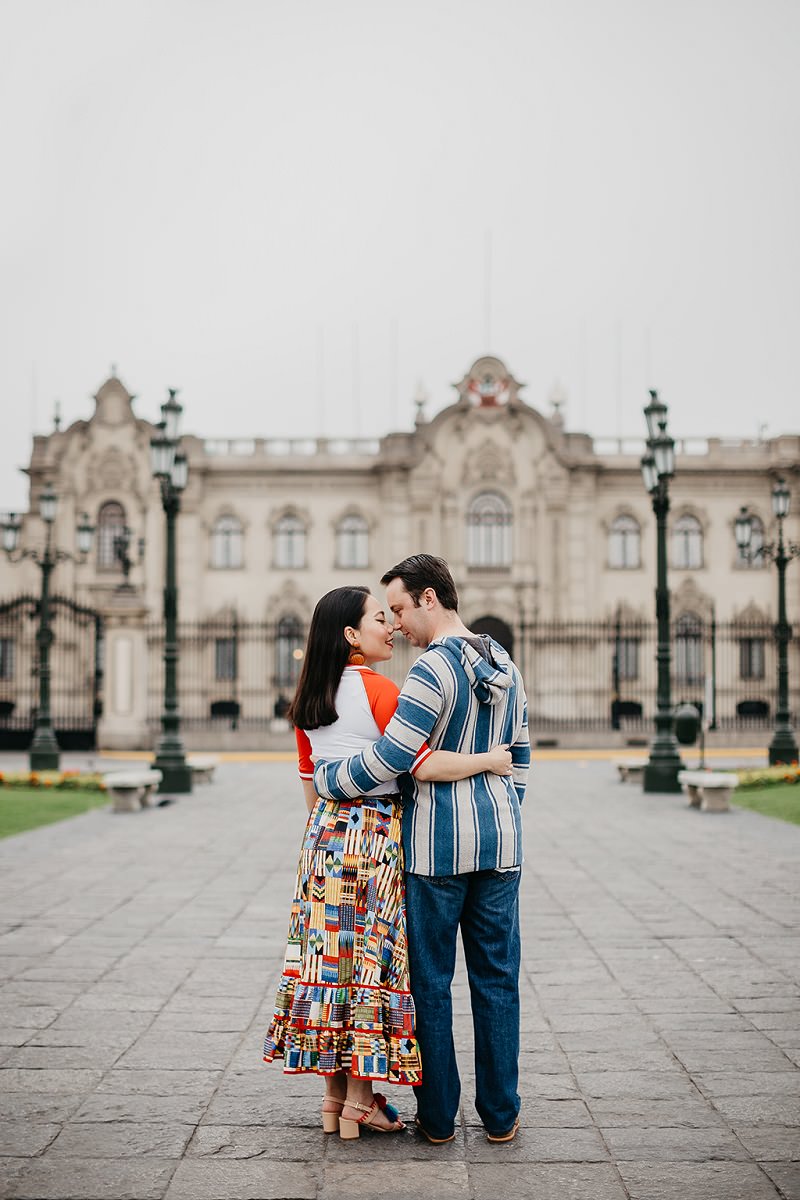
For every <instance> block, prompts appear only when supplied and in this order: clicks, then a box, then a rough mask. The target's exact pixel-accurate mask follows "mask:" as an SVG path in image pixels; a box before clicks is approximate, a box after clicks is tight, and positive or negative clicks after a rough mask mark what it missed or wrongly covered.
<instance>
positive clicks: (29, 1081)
mask: <svg viewBox="0 0 800 1200" xmlns="http://www.w3.org/2000/svg"><path fill="white" fill-rule="evenodd" d="M101 1077H102V1071H86V1070H82V1069H80V1068H72V1069H70V1070H57V1069H54V1070H52V1071H51V1070H47V1069H44V1070H39V1069H33V1068H28V1067H8V1068H6V1067H2V1068H0V1092H76V1091H81V1092H88V1091H90V1090H91V1089H92V1088H93V1087H95V1085H96V1084H97V1083H99V1081H100V1079H101Z"/></svg>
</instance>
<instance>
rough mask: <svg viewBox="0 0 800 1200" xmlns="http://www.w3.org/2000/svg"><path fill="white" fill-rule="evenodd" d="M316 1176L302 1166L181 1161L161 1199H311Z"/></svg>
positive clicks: (310, 1168) (312, 1169) (263, 1161)
mask: <svg viewBox="0 0 800 1200" xmlns="http://www.w3.org/2000/svg"><path fill="white" fill-rule="evenodd" d="M320 1174H321V1168H318V1167H316V1166H313V1165H309V1164H306V1163H276V1162H270V1161H269V1160H266V1159H259V1160H258V1161H257V1162H241V1161H238V1162H237V1161H230V1160H226V1161H225V1162H209V1161H208V1160H207V1159H184V1160H183V1161H182V1162H181V1163H180V1165H179V1166H178V1169H177V1171H176V1172H175V1175H174V1178H173V1180H172V1183H171V1184H170V1186H169V1190H168V1191H167V1192H166V1197H165V1200H288V1198H289V1197H291V1200H315V1198H316V1196H317V1194H318V1193H317V1186H318V1178H319V1175H320ZM351 1194H352V1193H351Z"/></svg>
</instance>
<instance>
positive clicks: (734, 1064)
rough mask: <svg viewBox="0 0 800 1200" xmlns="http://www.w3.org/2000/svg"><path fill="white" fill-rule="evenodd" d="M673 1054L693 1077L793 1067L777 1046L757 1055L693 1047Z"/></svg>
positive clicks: (781, 1069)
mask: <svg viewBox="0 0 800 1200" xmlns="http://www.w3.org/2000/svg"><path fill="white" fill-rule="evenodd" d="M673 1053H674V1055H675V1057H676V1058H677V1059H678V1060H679V1061H680V1062H681V1063H683V1065H684V1067H685V1068H686V1070H687V1071H689V1072H690V1073H691V1074H692V1075H700V1074H705V1073H708V1072H710V1073H714V1072H717V1071H727V1072H729V1073H730V1072H734V1073H736V1074H738V1073H739V1072H740V1071H747V1070H754V1071H757V1070H759V1069H764V1070H767V1071H786V1070H789V1069H790V1067H791V1065H792V1060H791V1058H790V1057H789V1055H788V1054H786V1053H785V1051H783V1050H780V1049H779V1048H778V1047H777V1046H769V1047H768V1048H767V1049H765V1050H761V1051H759V1052H757V1053H744V1052H742V1051H741V1050H719V1049H716V1050H706V1049H704V1048H701V1047H697V1046H691V1047H690V1048H689V1049H688V1050H685V1049H681V1050H673Z"/></svg>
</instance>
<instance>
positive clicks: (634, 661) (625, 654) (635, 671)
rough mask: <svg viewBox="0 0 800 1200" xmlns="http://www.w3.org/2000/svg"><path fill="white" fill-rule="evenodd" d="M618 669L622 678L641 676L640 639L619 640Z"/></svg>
mask: <svg viewBox="0 0 800 1200" xmlns="http://www.w3.org/2000/svg"><path fill="white" fill-rule="evenodd" d="M617 670H618V671H619V677H620V679H638V678H639V639H638V638H625V637H624V638H620V639H619V641H618V642H617Z"/></svg>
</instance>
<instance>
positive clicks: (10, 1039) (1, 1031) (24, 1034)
mask: <svg viewBox="0 0 800 1200" xmlns="http://www.w3.org/2000/svg"><path fill="white" fill-rule="evenodd" d="M35 1035H36V1029H35V1028H31V1026H30V1025H28V1026H22V1027H20V1028H17V1029H15V1028H13V1026H10V1025H4V1026H2V1027H0V1046H24V1045H25V1043H26V1042H28V1041H30V1039H31V1038H32V1037H34V1036H35Z"/></svg>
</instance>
